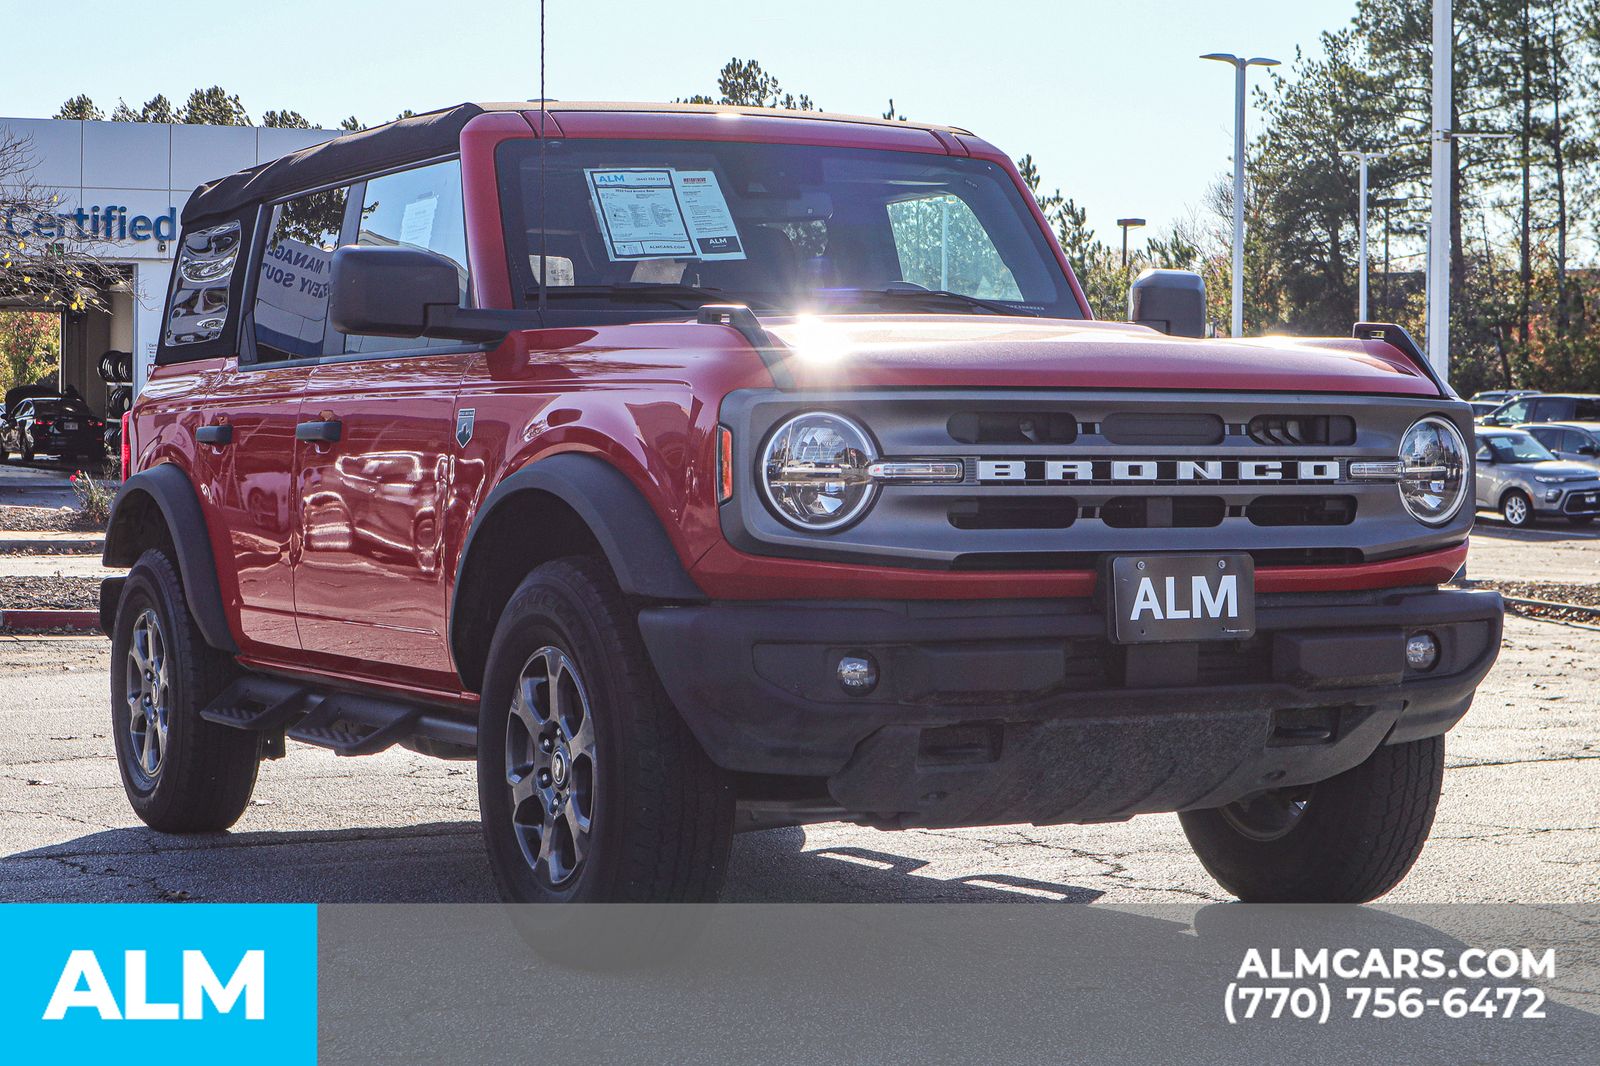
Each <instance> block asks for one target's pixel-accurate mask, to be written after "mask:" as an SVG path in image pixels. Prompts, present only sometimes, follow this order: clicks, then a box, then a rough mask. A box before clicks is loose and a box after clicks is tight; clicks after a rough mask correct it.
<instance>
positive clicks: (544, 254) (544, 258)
mask: <svg viewBox="0 0 1600 1066" xmlns="http://www.w3.org/2000/svg"><path fill="white" fill-rule="evenodd" d="M544 7H545V0H539V320H540V321H541V322H543V321H544V313H545V308H546V306H547V304H548V301H547V300H546V298H545V289H546V288H547V286H548V285H549V281H548V278H549V275H550V249H549V242H550V220H549V219H548V218H547V217H546V216H545V209H544V205H545V188H544V142H545V123H546V121H547V120H548V119H549V117H550V107H549V104H548V103H547V102H546V98H545V92H544Z"/></svg>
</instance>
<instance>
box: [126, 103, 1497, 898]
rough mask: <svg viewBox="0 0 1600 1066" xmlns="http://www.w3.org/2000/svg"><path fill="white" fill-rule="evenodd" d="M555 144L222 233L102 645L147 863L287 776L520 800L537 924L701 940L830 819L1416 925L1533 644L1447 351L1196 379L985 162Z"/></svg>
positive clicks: (731, 143) (250, 188)
mask: <svg viewBox="0 0 1600 1066" xmlns="http://www.w3.org/2000/svg"><path fill="white" fill-rule="evenodd" d="M531 106H532V105H528V104H515V105H483V106H477V105H462V106H460V107H455V108H452V109H449V110H445V111H439V112H435V113H432V114H427V115H422V116H418V117H416V118H408V119H404V120H401V121H398V122H395V123H392V124H390V125H388V126H385V127H382V128H379V129H374V130H369V131H367V132H364V133H357V134H353V135H350V136H345V137H340V138H338V139H336V140H333V141H330V142H328V143H326V144H322V145H319V146H317V147H314V148H309V149H306V150H304V151H301V152H297V153H295V154H293V155H289V156H285V157H284V158H282V159H278V160H275V161H273V162H270V163H267V164H264V165H262V166H259V167H256V168H254V169H252V170H248V171H244V172H241V173H238V174H234V175H231V176H229V177H225V178H222V179H220V180H218V181H215V182H213V183H211V184H208V185H206V186H204V187H202V188H201V189H200V190H198V191H197V192H196V193H195V194H194V196H193V197H192V198H191V199H190V201H189V203H188V205H187V206H186V207H185V209H184V212H183V233H182V236H181V241H180V249H179V253H178V257H177V261H176V263H175V267H174V271H173V277H172V282H171V287H170V290H169V292H168V294H167V302H166V313H165V319H164V327H163V336H162V338H161V341H160V347H159V352H158V355H157V360H156V362H157V364H158V365H157V367H156V369H155V371H154V372H153V373H152V375H151V377H150V381H149V384H148V386H147V387H146V389H145V390H144V392H143V395H142V396H141V397H140V398H139V401H138V403H137V404H136V405H135V407H134V409H133V412H132V415H131V421H130V426H129V428H130V433H131V442H130V454H131V457H132V458H131V470H130V474H131V476H130V477H128V479H127V482H126V485H125V487H124V488H123V490H122V492H121V495H120V496H119V497H118V499H117V502H116V506H115V511H114V514H113V516H112V519H111V526H110V531H109V534H108V536H107V541H106V550H105V562H106V563H107V564H108V565H111V566H118V567H132V570H131V572H130V573H129V574H128V576H127V577H126V578H125V579H123V578H112V579H109V580H108V581H106V583H105V585H104V589H103V592H102V598H101V604H102V607H101V610H102V615H103V622H104V626H105V628H106V630H107V631H108V632H109V633H110V634H111V635H112V639H113V655H112V667H111V703H112V715H113V722H114V735H115V739H116V747H117V753H118V757H119V764H120V767H121V773H122V779H123V783H124V785H125V786H126V789H127V794H128V796H129V798H130V800H131V802H132V804H133V807H134V810H135V811H136V812H137V813H138V815H139V816H140V817H141V818H142V819H144V821H145V822H147V823H148V824H149V825H151V826H153V827H155V828H156V829H159V830H162V831H166V832H190V831H198V830H218V829H223V828H226V827H227V826H230V825H232V824H233V823H234V821H235V820H236V819H238V817H239V816H240V814H241V813H242V812H243V811H244V810H245V806H246V803H247V801H248V798H249V796H250V792H251V789H252V787H253V786H254V783H255V779H256V773H257V768H258V765H259V763H260V761H261V760H262V759H263V758H267V759H272V758H278V757H281V756H282V755H283V754H284V751H285V740H286V738H290V739H294V740H297V741H302V742H306V743H311V744H318V745H323V746H325V747H329V748H332V749H333V750H335V751H337V752H339V753H341V754H346V755H359V754H365V753H368V752H376V751H379V750H381V749H383V748H386V747H389V746H391V745H393V744H402V745H405V746H406V747H408V748H411V749H413V750H415V751H419V752H424V753H427V754H430V755H437V756H441V757H445V758H462V759H467V758H476V760H477V770H478V792H479V801H480V805H481V810H482V819H483V828H484V836H485V840H486V843H487V847H488V852H489V856H490V858H491V863H492V867H493V871H494V876H495V879H496V881H497V884H498V888H499V890H500V892H501V893H502V894H503V895H504V896H505V897H506V898H507V899H511V900H704V899H711V898H714V897H715V896H716V894H717V891H718V888H719V885H720V884H721V882H722V880H723V877H724V874H725V868H726V863H727V857H728V851H729V841H730V835H731V834H732V832H733V831H734V830H735V828H762V827H770V826H781V825H797V824H804V823H808V822H817V821H825V820H833V819H847V820H851V821H855V822H859V823H863V824H866V825H872V826H878V827H881V828H884V829H894V828H903V827H913V826H923V827H947V826H976V825H993V824H1004V823H1018V822H1032V823H1037V824H1058V823H1066V822H1093V821H1111V820H1121V819H1127V818H1129V817H1131V816H1133V815H1136V814H1142V813H1147V812H1160V811H1177V812H1179V813H1180V816H1181V818H1182V821H1183V827H1184V830H1185V832H1186V833H1187V834H1188V837H1189V840H1190V841H1191V843H1192V844H1193V846H1194V849H1195V851H1196V852H1197V854H1198V855H1199V857H1200V860H1201V862H1203V863H1204V864H1205V866H1206V868H1207V869H1208V870H1209V871H1210V872H1211V873H1212V874H1213V875H1214V876H1215V877H1216V879H1217V880H1218V881H1219V882H1220V883H1221V884H1222V885H1223V886H1225V887H1226V888H1227V889H1228V890H1229V891H1231V892H1233V893H1235V894H1237V895H1238V896H1240V897H1242V898H1245V899H1250V900H1290V901H1307V900H1328V901H1338V900H1343V901H1357V900H1369V899H1372V898H1374V897H1376V896H1378V895H1381V894H1382V893H1384V892H1386V891H1387V890H1389V889H1390V888H1391V887H1393V886H1394V885H1395V884H1396V883H1397V882H1398V881H1399V880H1400V878H1401V877H1403V876H1404V875H1405V873H1406V871H1407V870H1408V869H1409V868H1410V866H1411V864H1412V863H1413V861H1414V860H1415V859H1416V857H1417V855H1418V853H1419V851H1420V850H1421V848H1422V846H1423V842H1424V839H1425V838H1426V836H1427V834H1428V830H1429V827H1430V824H1431V822H1432V819H1433V813H1434V808H1435V805H1436V803H1437V800H1438V798H1439V790H1440V782H1441V777H1442V772H1443V759H1444V733H1445V731H1446V730H1448V729H1449V728H1450V727H1451V726H1452V725H1454V724H1455V722H1456V721H1457V720H1458V719H1460V717H1461V716H1462V714H1463V713H1465V711H1466V709H1467V707H1468V705H1469V703H1470V702H1471V700H1472V696H1473V691H1474V689H1475V687H1476V686H1477V685H1478V683H1479V682H1480V681H1481V680H1482V678H1483V677H1484V674H1485V673H1486V672H1487V671H1488V669H1489V667H1490V665H1491V664H1492V663H1493V661H1494V659H1495V655H1496V652H1497V649H1498V647H1499V643H1500V626H1501V604H1500V600H1499V598H1498V597H1497V596H1496V595H1494V594H1493V593H1487V592H1472V591H1460V590H1449V589H1445V588H1441V587H1440V586H1441V585H1442V584H1443V583H1445V582H1447V581H1448V580H1449V579H1450V578H1451V577H1452V575H1454V574H1455V573H1456V572H1457V571H1458V569H1459V568H1460V567H1461V566H1462V564H1463V561H1464V560H1465V557H1466V551H1467V546H1466V539H1467V532H1468V529H1469V527H1470V526H1471V524H1472V507H1471V505H1470V500H1471V499H1472V476H1473V469H1472V454H1471V452H1470V450H1469V449H1468V448H1467V446H1466V443H1465V442H1466V441H1467V440H1468V439H1470V437H1471V433H1472V414H1471V410H1470V408H1468V406H1467V405H1466V404H1465V403H1463V402H1461V401H1460V400H1459V398H1458V397H1456V396H1455V394H1454V393H1453V392H1451V390H1450V389H1449V388H1448V387H1447V386H1446V385H1445V384H1444V383H1443V382H1442V381H1440V380H1439V379H1438V378H1437V377H1436V376H1435V375H1434V373H1433V372H1432V371H1431V370H1430V369H1429V367H1428V365H1427V363H1426V362H1425V361H1424V360H1423V358H1422V357H1421V356H1420V354H1419V353H1418V352H1417V350H1416V347H1415V346H1414V345H1413V344H1412V343H1411V340H1410V338H1409V337H1407V336H1406V335H1405V333H1404V331H1402V330H1400V329H1398V328H1397V327H1394V326H1388V325H1381V324H1360V325H1358V326H1357V327H1356V329H1355V334H1354V336H1353V337H1351V338H1348V339H1324V340H1294V339H1284V338H1272V339H1262V340H1206V339H1200V338H1201V334H1202V333H1203V318H1204V294H1203V289H1202V288H1201V286H1200V284H1199V279H1198V278H1197V277H1195V276H1193V275H1184V274H1179V273H1170V272H1157V273H1151V274H1149V275H1147V276H1145V277H1143V278H1141V279H1140V281H1139V282H1138V284H1137V285H1136V286H1135V291H1134V296H1133V300H1132V305H1133V307H1132V310H1133V314H1132V317H1133V318H1134V319H1135V321H1134V322H1132V323H1108V322H1097V321H1094V320H1093V319H1092V316H1091V314H1090V311H1089V308H1088V305H1087V303H1086V302H1085V300H1084V297H1083V293H1082V292H1081V290H1080V289H1079V287H1078V284H1077V282H1076V281H1075V280H1074V278H1073V275H1072V271H1071V270H1070V268H1069V267H1068V264H1067V260H1066V259H1065V257H1064V256H1063V255H1062V252H1061V249H1060V248H1059V247H1058V245H1057V243H1056V241H1055V240H1054V239H1053V237H1052V235H1051V232H1050V229H1049V227H1048V225H1047V224H1046V222H1045V220H1044V218H1043V217H1042V215H1041V214H1040V212H1039V209H1038V208H1037V206H1036V205H1035V203H1034V201H1033V199H1032V197H1031V196H1030V195H1029V193H1028V190H1027V188H1026V186H1025V185H1024V184H1023V182H1022V181H1021V179H1020V178H1019V176H1018V173H1017V171H1016V169H1015V168H1014V167H1013V166H1012V164H1011V163H1010V162H1009V161H1008V160H1007V158H1006V156H1005V155H1003V154H1001V153H1000V152H999V151H998V150H996V149H995V148H994V147H992V146H991V145H989V144H987V143H985V142H984V141H983V140H981V139H979V138H977V137H975V136H973V135H972V134H970V133H968V132H966V131H965V130H961V129H955V128H946V127H938V126H923V125H914V124H909V123H905V122H887V121H877V120H870V119H858V118H848V117H843V116H834V115H818V114H789V113H781V112H772V111H765V110H740V109H730V108H704V107H692V106H656V105H635V106H615V105H604V104H570V103H569V104H561V105H558V106H555V105H553V106H551V108H550V109H549V111H548V112H539V111H535V110H530V107H531ZM541 132H542V133H543V134H544V136H541Z"/></svg>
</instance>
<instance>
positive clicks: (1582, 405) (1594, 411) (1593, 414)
mask: <svg viewBox="0 0 1600 1066" xmlns="http://www.w3.org/2000/svg"><path fill="white" fill-rule="evenodd" d="M1573 408H1574V409H1573V414H1572V420H1573V421H1574V422H1600V400H1578V401H1577V402H1576V403H1574V404H1573Z"/></svg>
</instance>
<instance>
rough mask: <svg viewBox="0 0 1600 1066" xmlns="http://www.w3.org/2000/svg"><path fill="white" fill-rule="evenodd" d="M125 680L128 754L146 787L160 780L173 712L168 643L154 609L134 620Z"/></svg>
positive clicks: (165, 758) (144, 612) (145, 611)
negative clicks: (168, 669) (168, 666)
mask: <svg viewBox="0 0 1600 1066" xmlns="http://www.w3.org/2000/svg"><path fill="white" fill-rule="evenodd" d="M125 677H126V684H125V685H124V691H125V692H126V693H127V700H128V742H129V743H128V753H129V755H130V756H131V758H132V763H133V769H134V771H135V772H136V774H137V776H138V778H139V780H140V783H141V784H142V785H144V786H145V787H149V786H151V785H153V784H155V782H156V780H157V779H158V778H159V777H160V776H161V767H162V766H163V765H165V763H166V760H167V729H168V725H169V716H170V714H171V708H172V687H171V684H170V680H169V677H168V673H167V642H166V637H165V635H164V634H163V633H162V631H161V618H160V617H159V616H158V615H157V614H156V612H155V610H154V609H153V608H149V607H147V608H145V609H144V611H143V612H142V613H141V614H140V615H139V617H138V618H136V619H135V620H134V623H133V634H132V636H131V637H130V639H129V641H128V662H127V670H126V673H125Z"/></svg>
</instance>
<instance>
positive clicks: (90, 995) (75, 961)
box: [43, 949, 267, 1022]
mask: <svg viewBox="0 0 1600 1066" xmlns="http://www.w3.org/2000/svg"><path fill="white" fill-rule="evenodd" d="M122 961H123V981H122V999H123V1003H124V1004H125V1005H124V1006H121V1007H119V1006H118V1005H117V997H116V993H114V992H112V990H111V985H110V983H109V982H108V981H107V980H106V975H105V972H104V971H103V970H102V969H101V968H100V960H99V958H97V957H96V956H95V953H94V952H92V951H85V950H78V951H73V952H71V953H70V954H68V956H67V964H66V966H64V967H63V968H62V970H61V977H60V978H59V979H58V980H57V981H56V988H55V991H54V992H53V993H51V995H50V1003H49V1005H47V1006H46V1007H45V1009H44V1016H43V1020H44V1021H47V1022H57V1021H61V1020H62V1019H63V1018H65V1017H66V1016H67V1011H69V1010H71V1009H73V1008H74V1007H81V1008H85V1009H88V1010H93V1011H95V1012H96V1013H97V1014H99V1015H100V1018H101V1019H102V1020H103V1021H121V1020H123V1019H128V1020H130V1021H131V1020H135V1019H139V1020H146V1021H173V1020H176V1019H177V1018H179V1017H180V1013H179V1007H178V1004H176V1003H151V1002H150V1001H149V989H148V984H147V973H146V963H147V959H146V954H145V952H143V951H125V952H123V953H122ZM80 984H82V985H83V987H82V988H79V987H78V986H79V985H80ZM241 997H242V998H243V999H244V1016H245V1018H246V1019H248V1020H250V1021H260V1020H262V1019H264V1018H265V1017H266V1016H267V1014H266V1001H267V974H266V953H265V952H264V951H261V950H260V949H253V950H250V951H246V952H245V953H244V957H243V958H241V959H240V960H239V965H238V966H237V967H236V968H235V969H234V971H233V974H232V975H231V976H230V977H229V978H228V980H227V981H226V982H224V981H223V980H222V979H221V978H219V977H218V976H217V972H216V971H215V970H213V969H212V968H211V963H210V962H209V961H208V960H207V959H206V957H205V954H204V953H203V952H199V951H185V952H184V953H183V1007H182V1013H181V1017H182V1018H183V1020H184V1021H197V1020H199V1019H201V1018H204V1017H205V1015H206V1000H208V999H209V1000H210V1001H211V1005H212V1007H213V1008H214V1013H216V1014H231V1013H232V1012H233V1009H234V1007H235V1006H236V1005H237V1004H238V1002H239V1000H240V998H241Z"/></svg>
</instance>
